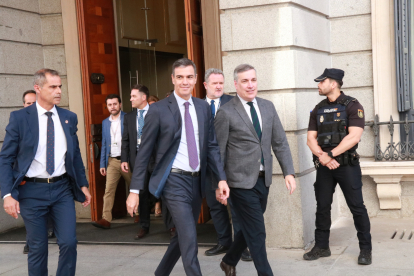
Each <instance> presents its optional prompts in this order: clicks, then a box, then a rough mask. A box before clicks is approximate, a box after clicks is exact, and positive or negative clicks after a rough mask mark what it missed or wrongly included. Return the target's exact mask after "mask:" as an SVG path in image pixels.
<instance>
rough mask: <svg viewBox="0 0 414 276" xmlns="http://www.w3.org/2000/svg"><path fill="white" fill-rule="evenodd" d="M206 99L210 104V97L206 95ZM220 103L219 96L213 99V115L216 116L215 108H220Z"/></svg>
mask: <svg viewBox="0 0 414 276" xmlns="http://www.w3.org/2000/svg"><path fill="white" fill-rule="evenodd" d="M206 101H207V102H208V104H209V105H210V106H211V101H212V99H210V98H209V97H207V96H206ZM220 104H221V98H218V99H215V100H214V107H215V111H216V112H215V113H214V116H216V114H217V110H218V109H219V108H220Z"/></svg>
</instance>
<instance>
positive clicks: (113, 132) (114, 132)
mask: <svg viewBox="0 0 414 276" xmlns="http://www.w3.org/2000/svg"><path fill="white" fill-rule="evenodd" d="M119 119H120V118H119V117H118V120H116V121H112V122H111V128H110V130H111V133H112V135H113V137H114V140H115V139H116V132H117V131H118V127H119V122H120V121H121V120H119ZM112 123H117V124H116V128H115V131H112ZM112 142H115V141H112Z"/></svg>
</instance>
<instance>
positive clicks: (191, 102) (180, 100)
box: [173, 91, 194, 106]
mask: <svg viewBox="0 0 414 276" xmlns="http://www.w3.org/2000/svg"><path fill="white" fill-rule="evenodd" d="M173 94H174V97H175V99H176V100H177V104H178V106H182V105H184V103H185V102H189V103H190V105H194V104H193V97H192V96H191V97H190V99H189V100H188V101H186V100H184V99H183V98H181V97H180V96H178V95H177V94H176V93H175V91H174V93H173Z"/></svg>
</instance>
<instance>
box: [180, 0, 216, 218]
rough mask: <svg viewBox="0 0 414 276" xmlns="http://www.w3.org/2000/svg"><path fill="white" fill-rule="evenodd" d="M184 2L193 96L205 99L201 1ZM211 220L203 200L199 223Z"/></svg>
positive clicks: (186, 0) (187, 0) (189, 0)
mask: <svg viewBox="0 0 414 276" xmlns="http://www.w3.org/2000/svg"><path fill="white" fill-rule="evenodd" d="M184 1H185V24H186V28H187V53H188V58H189V59H191V60H192V61H194V63H195V65H196V67H197V84H196V86H195V87H194V90H193V96H194V97H197V98H205V96H206V92H205V89H204V85H203V81H204V72H205V68H204V53H203V28H202V23H201V22H202V21H201V1H200V0H184ZM210 219H211V215H210V211H209V208H208V205H207V201H206V199H205V198H204V199H203V204H202V205H201V212H200V217H199V219H198V222H199V223H206V222H207V221H209V220H210Z"/></svg>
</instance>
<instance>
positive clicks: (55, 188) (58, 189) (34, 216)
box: [19, 178, 77, 276]
mask: <svg viewBox="0 0 414 276" xmlns="http://www.w3.org/2000/svg"><path fill="white" fill-rule="evenodd" d="M19 203H20V212H21V215H22V217H23V220H24V223H25V226H26V231H27V240H28V244H29V248H30V250H29V254H28V258H27V260H28V271H29V275H30V276H35V275H36V276H47V275H48V269H47V258H48V238H47V220H48V217H49V216H50V217H51V219H52V220H53V222H54V232H55V235H56V237H57V243H58V245H59V263H58V268H57V272H56V275H57V276H64V275H68V276H69V275H70V276H72V275H75V271H76V257H77V251H76V245H77V239H76V213H75V203H74V198H73V193H72V186H71V184H70V183H69V180H68V179H67V178H66V179H62V180H59V181H57V182H55V183H38V182H26V184H25V185H23V186H19Z"/></svg>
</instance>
